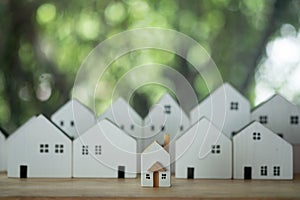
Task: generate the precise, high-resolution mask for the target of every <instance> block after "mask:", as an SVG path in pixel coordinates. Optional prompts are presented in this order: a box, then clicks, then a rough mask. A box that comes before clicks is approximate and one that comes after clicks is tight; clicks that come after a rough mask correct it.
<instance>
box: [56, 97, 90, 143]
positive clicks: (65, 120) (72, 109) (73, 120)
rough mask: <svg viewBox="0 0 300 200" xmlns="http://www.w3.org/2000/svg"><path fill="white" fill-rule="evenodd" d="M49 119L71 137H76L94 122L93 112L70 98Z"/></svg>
mask: <svg viewBox="0 0 300 200" xmlns="http://www.w3.org/2000/svg"><path fill="white" fill-rule="evenodd" d="M51 120H52V122H53V123H54V124H56V125H57V126H58V127H59V128H60V129H62V130H63V131H64V132H65V133H66V134H68V135H69V137H71V138H77V137H78V136H79V135H81V134H82V133H84V132H85V131H86V130H87V129H89V128H90V127H92V126H93V125H94V124H96V118H95V115H94V113H93V112H92V111H91V110H90V109H89V108H88V107H86V106H85V105H83V104H82V103H81V102H79V101H78V100H76V99H71V100H70V101H68V102H67V103H66V104H64V105H63V106H62V107H61V108H59V109H58V110H57V111H56V112H55V113H54V114H53V115H52V116H51Z"/></svg>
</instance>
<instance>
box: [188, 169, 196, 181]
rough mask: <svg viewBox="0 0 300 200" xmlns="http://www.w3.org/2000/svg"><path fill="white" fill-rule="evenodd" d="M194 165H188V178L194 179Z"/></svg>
mask: <svg viewBox="0 0 300 200" xmlns="http://www.w3.org/2000/svg"><path fill="white" fill-rule="evenodd" d="M194 170H195V169H194V167H188V168H187V178H188V179H194Z"/></svg>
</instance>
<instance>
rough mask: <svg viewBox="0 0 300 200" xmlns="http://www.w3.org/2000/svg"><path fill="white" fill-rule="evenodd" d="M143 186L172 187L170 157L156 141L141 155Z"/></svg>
mask: <svg viewBox="0 0 300 200" xmlns="http://www.w3.org/2000/svg"><path fill="white" fill-rule="evenodd" d="M141 170H142V171H141V185H142V186H143V187H170V186H171V183H170V182H171V173H170V155H169V153H168V152H167V151H166V150H165V149H164V148H163V147H162V146H160V145H159V144H158V143H157V142H156V141H154V142H153V143H152V144H150V145H149V146H148V147H147V148H146V149H145V150H144V151H143V153H142V155H141Z"/></svg>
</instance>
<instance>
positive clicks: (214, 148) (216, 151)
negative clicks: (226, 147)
mask: <svg viewBox="0 0 300 200" xmlns="http://www.w3.org/2000/svg"><path fill="white" fill-rule="evenodd" d="M211 153H213V154H220V153H221V146H220V145H212V146H211Z"/></svg>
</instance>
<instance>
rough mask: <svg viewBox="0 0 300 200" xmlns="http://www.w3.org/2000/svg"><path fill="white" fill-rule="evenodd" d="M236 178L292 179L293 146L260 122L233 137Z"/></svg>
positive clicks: (234, 173) (250, 125) (253, 123)
mask: <svg viewBox="0 0 300 200" xmlns="http://www.w3.org/2000/svg"><path fill="white" fill-rule="evenodd" d="M233 162H234V166H233V177H234V178H235V179H293V148H292V145H291V144H289V143H288V142H286V141H285V140H284V139H282V138H281V137H280V136H278V135H277V134H275V133H274V132H272V131H271V130H269V129H268V128H266V127H265V126H263V125H262V124H260V123H259V122H257V121H254V122H252V123H251V124H249V125H248V126H246V127H245V128H244V129H242V130H241V131H240V132H239V133H237V134H236V135H235V136H234V137H233Z"/></svg>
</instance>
